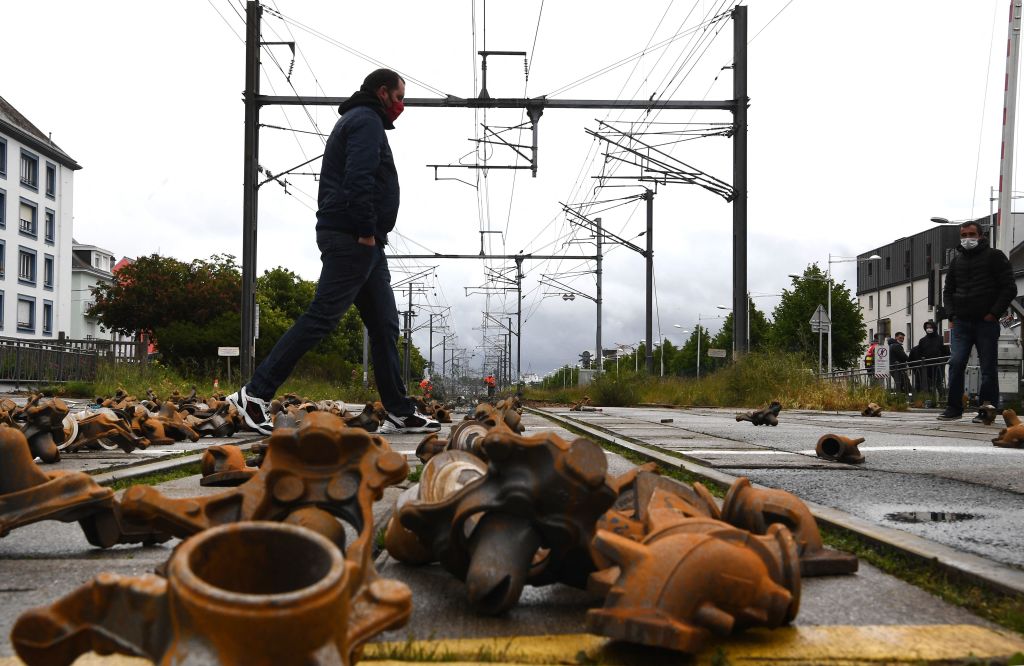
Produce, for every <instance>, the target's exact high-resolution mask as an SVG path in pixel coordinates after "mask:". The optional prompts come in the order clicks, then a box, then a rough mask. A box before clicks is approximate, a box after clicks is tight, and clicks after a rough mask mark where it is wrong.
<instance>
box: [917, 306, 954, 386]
mask: <svg viewBox="0 0 1024 666" xmlns="http://www.w3.org/2000/svg"><path fill="white" fill-rule="evenodd" d="M946 356H949V348H948V347H946V344H945V343H944V342H943V341H942V336H940V335H939V333H938V330H937V329H936V327H935V322H934V321H932V320H931V319H929V320H928V321H926V322H925V323H924V337H923V338H921V339H920V340H919V341H918V343H917V346H916V347H914V349H913V350H911V352H910V360H911V362H914V361H919V364H918V365H919V366H920V367H919V368H918V372H917V376H918V377H919V378H920V382H919V384H920V385H919V386H918V388H919V389H920V390H922V391H925V392H931V391H935V390H937V389H938V388H939V386H940V384H941V382H942V366H939V365H932V364H931V363H930V361H931V360H932V359H936V358H944V357H946Z"/></svg>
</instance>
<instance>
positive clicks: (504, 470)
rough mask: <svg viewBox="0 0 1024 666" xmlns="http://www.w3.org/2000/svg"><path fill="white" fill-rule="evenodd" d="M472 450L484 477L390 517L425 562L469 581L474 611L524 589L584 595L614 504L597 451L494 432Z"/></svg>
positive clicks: (503, 602)
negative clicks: (558, 586)
mask: <svg viewBox="0 0 1024 666" xmlns="http://www.w3.org/2000/svg"><path fill="white" fill-rule="evenodd" d="M452 448H454V447H452ZM474 448H479V449H480V450H481V451H482V453H483V454H484V456H485V457H486V460H487V465H488V468H487V474H486V475H485V476H484V477H483V478H482V479H480V480H478V481H476V482H473V483H470V484H469V485H467V486H465V487H464V488H462V489H461V490H460V491H458V492H456V493H455V494H454V495H452V496H450V497H448V498H446V499H444V500H441V501H438V502H423V501H408V502H406V503H405V504H404V505H403V506H402V507H401V508H400V509H399V510H398V511H396V514H395V515H396V517H397V519H398V520H399V521H400V523H401V524H402V526H403V527H404V528H406V529H407V530H409V531H410V532H412V533H413V534H415V536H416V537H417V538H418V539H419V542H420V545H421V546H422V549H423V550H424V551H426V552H428V553H429V554H430V560H431V561H440V563H441V565H442V566H444V568H445V569H447V570H448V571H449V572H451V573H452V574H453V575H455V576H456V577H457V578H459V579H462V580H465V581H466V587H467V592H468V596H469V601H470V604H471V606H473V607H474V608H475V609H476V610H478V611H479V612H482V613H487V614H498V613H502V612H504V611H506V610H508V609H509V608H510V607H511V606H512V605H514V604H515V603H516V601H517V600H518V599H519V595H520V594H521V593H522V588H523V586H524V585H525V584H527V583H529V584H530V585H547V584H551V583H556V582H561V583H566V584H568V585H573V586H575V587H580V588H582V587H585V586H586V583H587V576H588V575H589V574H590V572H591V571H593V570H594V563H593V561H592V560H591V557H590V554H589V547H590V540H591V538H592V537H593V534H594V529H595V524H596V521H597V519H598V518H599V517H600V516H601V514H603V513H604V512H605V511H606V510H607V509H608V508H610V507H611V505H612V503H613V502H614V501H615V496H616V490H615V489H614V488H613V487H612V486H611V485H610V484H609V483H608V482H607V479H606V472H607V468H608V463H607V459H606V458H605V455H604V451H603V450H602V449H601V447H599V446H598V445H597V444H594V443H593V442H590V441H587V440H585V439H577V440H575V441H573V442H566V441H564V440H562V439H561V438H560V437H558V436H557V435H555V434H554V433H542V434H538V435H534V436H532V437H522V436H519V435H515V434H513V433H510V432H507V431H502V430H495V431H492V432H491V433H489V434H488V435H486V436H485V437H484V438H483V439H482V441H480V442H479V443H476V444H474ZM431 462H433V461H431ZM471 519H476V520H478V521H479V522H477V524H476V526H475V527H472V526H471V523H470V520H471Z"/></svg>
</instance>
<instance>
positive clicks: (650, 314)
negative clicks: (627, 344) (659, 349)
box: [644, 190, 654, 375]
mask: <svg viewBox="0 0 1024 666" xmlns="http://www.w3.org/2000/svg"><path fill="white" fill-rule="evenodd" d="M644 200H645V201H646V202H647V252H646V253H645V255H644V256H645V257H646V263H647V323H646V325H647V328H646V334H647V347H646V349H644V353H645V355H646V357H647V358H646V361H647V374H648V375H653V374H654V347H653V345H652V344H651V343H652V342H653V340H652V339H651V338H652V337H653V335H654V191H653V190H644Z"/></svg>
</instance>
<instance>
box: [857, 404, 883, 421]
mask: <svg viewBox="0 0 1024 666" xmlns="http://www.w3.org/2000/svg"><path fill="white" fill-rule="evenodd" d="M860 415H861V416H876V417H877V416H881V415H882V406H881V405H879V404H878V403H877V402H869V403H868V406H867V407H865V408H864V410H863V411H862V412H861V413H860Z"/></svg>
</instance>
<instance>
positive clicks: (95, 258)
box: [68, 241, 122, 340]
mask: <svg viewBox="0 0 1024 666" xmlns="http://www.w3.org/2000/svg"><path fill="white" fill-rule="evenodd" d="M71 252H72V255H71V299H70V300H71V318H70V324H69V327H68V334H69V335H70V336H71V338H72V339H73V340H121V339H122V338H121V336H118V335H115V334H114V333H112V332H110V331H107V330H104V329H103V328H102V327H101V326H100V323H99V320H97V319H96V318H94V317H90V316H88V315H87V314H86V312H87V311H88V310H89V308H90V307H92V304H93V295H92V289H93V287H95V286H97V285H99V284H113V282H114V266H115V261H114V255H113V253H111V252H110V250H105V249H103V248H101V247H96V246H95V245H84V244H82V243H78V242H76V241H72V250H71Z"/></svg>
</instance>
